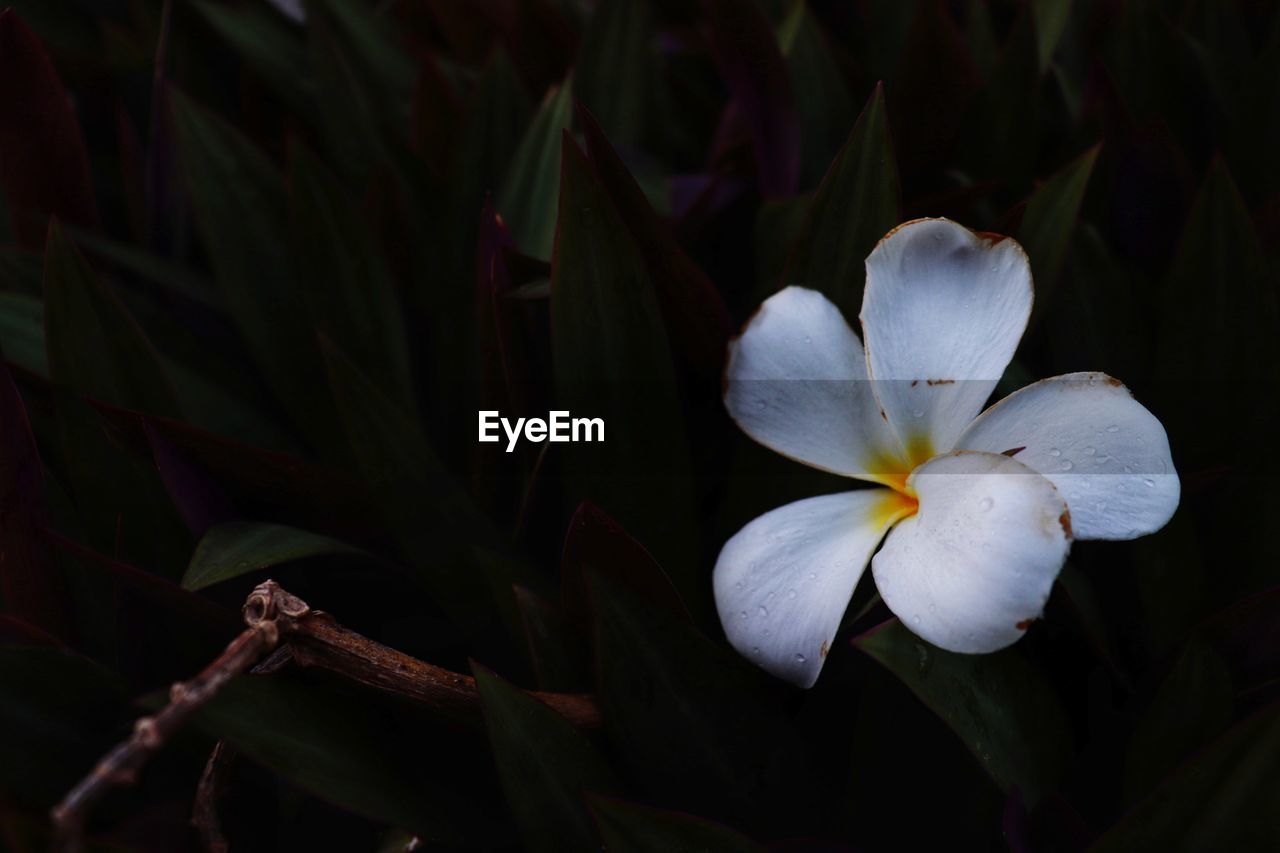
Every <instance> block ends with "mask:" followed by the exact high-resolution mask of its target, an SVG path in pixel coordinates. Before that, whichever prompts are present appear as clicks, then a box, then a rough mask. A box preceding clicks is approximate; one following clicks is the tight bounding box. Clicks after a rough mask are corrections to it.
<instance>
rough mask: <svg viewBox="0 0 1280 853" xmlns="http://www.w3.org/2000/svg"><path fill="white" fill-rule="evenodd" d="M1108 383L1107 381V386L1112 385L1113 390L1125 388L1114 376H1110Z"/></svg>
mask: <svg viewBox="0 0 1280 853" xmlns="http://www.w3.org/2000/svg"><path fill="white" fill-rule="evenodd" d="M1106 381H1107V384H1108V385H1110V386H1111V387H1112V388H1123V387H1124V383H1123V382H1121V381H1120V380H1119V379H1116V378H1115V377H1114V376H1108V377H1107V380H1106Z"/></svg>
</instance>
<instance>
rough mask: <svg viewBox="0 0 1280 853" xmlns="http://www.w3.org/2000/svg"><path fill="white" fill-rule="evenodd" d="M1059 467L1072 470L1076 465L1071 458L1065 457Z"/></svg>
mask: <svg viewBox="0 0 1280 853" xmlns="http://www.w3.org/2000/svg"><path fill="white" fill-rule="evenodd" d="M1059 467H1061V468H1062V470H1063V471H1070V470H1071V469H1072V468H1074V467H1075V466H1074V465H1072V464H1071V460H1070V459H1064V460H1063V462H1062V465H1061V466H1059Z"/></svg>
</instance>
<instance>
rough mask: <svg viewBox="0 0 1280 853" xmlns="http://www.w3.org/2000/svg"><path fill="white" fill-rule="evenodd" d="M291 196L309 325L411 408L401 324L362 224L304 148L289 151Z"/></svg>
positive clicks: (386, 274)
mask: <svg viewBox="0 0 1280 853" xmlns="http://www.w3.org/2000/svg"><path fill="white" fill-rule="evenodd" d="M289 189H290V211H291V216H290V224H291V226H292V229H291V235H292V239H293V252H294V258H295V262H294V264H295V268H296V269H297V271H298V273H299V275H298V281H299V283H300V285H301V286H300V288H299V290H300V292H301V294H302V299H303V302H304V303H305V304H306V306H307V308H308V309H309V316H310V318H311V326H312V327H314V328H316V329H319V330H320V331H322V332H324V333H325V334H326V335H328V336H329V338H330V339H332V340H333V341H334V343H335V344H337V345H338V346H339V347H340V348H342V350H343V352H346V353H349V354H350V355H351V357H352V358H354V359H355V360H356V362H357V363H358V364H359V365H360V367H361V368H362V369H363V370H364V371H365V372H366V373H368V374H370V375H372V376H379V377H383V380H384V381H385V382H386V383H387V386H388V390H389V391H390V392H392V394H393V396H394V397H395V398H396V399H397V400H400V401H402V402H404V403H407V402H408V401H409V400H411V399H412V396H413V390H412V380H411V378H410V376H409V351H408V344H407V342H406V340H405V330H404V317H403V314H402V312H401V310H400V300H399V297H398V295H397V293H396V285H395V281H394V280H393V278H392V277H391V272H390V270H389V269H388V268H387V264H386V261H385V259H384V258H383V256H382V253H381V251H380V250H379V248H378V246H377V245H376V244H375V242H374V239H373V235H371V234H370V233H369V231H368V229H367V226H366V225H365V221H364V218H363V217H362V216H360V215H359V212H358V208H357V207H356V205H355V203H354V202H353V201H352V200H351V199H349V198H347V197H346V194H345V193H344V192H343V191H342V188H341V187H340V186H339V184H338V182H337V181H336V180H335V179H334V178H333V176H331V175H329V174H328V173H327V172H326V171H325V169H324V167H323V166H322V165H321V164H320V162H319V161H318V160H317V159H316V158H315V156H314V155H312V154H311V153H310V152H309V151H307V150H306V148H304V147H303V145H302V144H301V143H296V144H294V145H293V147H292V149H291V150H290V158H289Z"/></svg>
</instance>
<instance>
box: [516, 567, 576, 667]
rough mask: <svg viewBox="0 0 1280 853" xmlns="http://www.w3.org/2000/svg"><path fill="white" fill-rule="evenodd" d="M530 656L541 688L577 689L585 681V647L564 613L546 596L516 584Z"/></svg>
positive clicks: (521, 618)
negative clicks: (567, 623) (572, 630)
mask: <svg viewBox="0 0 1280 853" xmlns="http://www.w3.org/2000/svg"><path fill="white" fill-rule="evenodd" d="M514 592H515V597H516V606H517V607H519V608H520V620H521V622H522V623H523V624H524V636H525V642H526V643H527V644H528V647H529V658H530V661H531V663H532V664H533V671H534V674H535V675H536V676H537V679H538V688H539V689H541V690H574V689H580V688H581V687H582V685H583V684H584V683H586V654H585V653H584V652H585V651H586V650H585V649H583V648H582V643H581V642H580V640H579V637H578V636H577V635H575V634H573V633H572V632H570V630H569V628H568V626H567V625H566V624H565V619H564V614H562V613H561V612H560V609H559V608H557V607H556V606H555V605H554V604H552V603H551V602H550V601H548V600H547V599H545V598H543V597H542V596H540V595H537V594H536V593H534V592H531V591H529V590H527V589H525V588H524V587H522V586H517V587H516V588H515V591H514Z"/></svg>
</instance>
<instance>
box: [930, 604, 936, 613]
mask: <svg viewBox="0 0 1280 853" xmlns="http://www.w3.org/2000/svg"><path fill="white" fill-rule="evenodd" d="M929 612H930V613H937V612H938V605H936V604H930V605H929Z"/></svg>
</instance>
